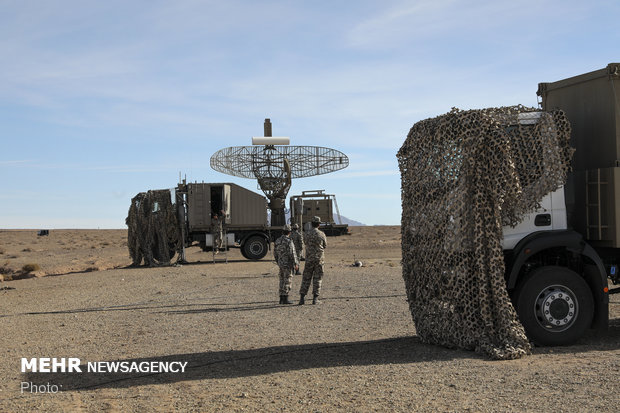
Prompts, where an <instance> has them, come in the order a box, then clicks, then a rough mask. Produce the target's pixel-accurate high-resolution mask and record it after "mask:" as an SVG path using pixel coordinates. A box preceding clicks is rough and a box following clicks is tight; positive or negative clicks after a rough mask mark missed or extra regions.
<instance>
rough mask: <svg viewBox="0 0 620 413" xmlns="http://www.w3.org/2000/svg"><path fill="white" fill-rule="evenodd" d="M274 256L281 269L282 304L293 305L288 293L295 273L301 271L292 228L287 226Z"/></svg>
mask: <svg viewBox="0 0 620 413" xmlns="http://www.w3.org/2000/svg"><path fill="white" fill-rule="evenodd" d="M273 256H274V258H275V259H276V262H277V263H278V267H280V288H279V292H280V304H293V302H292V301H289V299H288V293H289V292H290V291H291V286H292V284H293V271H297V270H299V261H298V260H297V253H296V252H295V245H294V244H293V240H292V239H291V227H290V226H288V225H285V226H284V231H283V234H282V236H280V238H278V239H277V240H276V242H275V248H274V250H273Z"/></svg>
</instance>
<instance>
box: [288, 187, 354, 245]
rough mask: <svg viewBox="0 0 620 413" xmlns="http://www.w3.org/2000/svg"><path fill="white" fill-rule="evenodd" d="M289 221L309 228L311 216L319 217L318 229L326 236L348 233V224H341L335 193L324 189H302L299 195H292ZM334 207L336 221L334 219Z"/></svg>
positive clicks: (306, 228)
mask: <svg viewBox="0 0 620 413" xmlns="http://www.w3.org/2000/svg"><path fill="white" fill-rule="evenodd" d="M289 202H290V211H291V223H297V224H298V225H300V227H302V228H304V229H305V230H308V229H310V227H309V225H310V221H311V220H312V217H314V216H318V217H320V218H321V226H320V229H321V231H323V232H324V233H325V235H328V236H338V235H345V234H349V225H348V224H343V223H342V220H341V218H340V211H339V209H338V202H337V201H336V195H333V194H326V193H325V191H324V190H322V189H320V190H311V191H302V193H301V195H293V196H291V198H290V200H289ZM334 207H335V209H336V217H337V218H338V223H336V222H335V219H334Z"/></svg>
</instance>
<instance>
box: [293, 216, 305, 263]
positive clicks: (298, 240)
mask: <svg viewBox="0 0 620 413" xmlns="http://www.w3.org/2000/svg"><path fill="white" fill-rule="evenodd" d="M291 228H292V229H293V232H291V239H292V240H293V244H295V252H296V253H297V262H298V263H301V262H302V261H303V257H302V256H301V254H302V252H303V250H304V237H303V235H301V232H299V225H297V224H293V225H292V227H291ZM295 274H296V275H300V274H301V273H300V272H299V268H297V270H296V271H295Z"/></svg>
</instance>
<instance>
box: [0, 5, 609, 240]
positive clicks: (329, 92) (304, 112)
mask: <svg viewBox="0 0 620 413" xmlns="http://www.w3.org/2000/svg"><path fill="white" fill-rule="evenodd" d="M619 17H620V2H618V1H616V0H609V1H605V0H592V1H589V2H585V1H583V0H580V1H573V0H565V1H556V0H536V1H529V0H526V1H503V0H496V1H475V0H473V1H457V0H430V1H426V0H424V1H413V0H412V1H397V0H394V1H390V0H387V1H386V0H382V1H338V0H331V1H249V0H246V1H236V0H232V1H231V0H227V1H197V0H194V1H192V0H176V1H158V0H150V1H130V0H123V1H116V0H106V1H93V0H90V1H89V0H79V1H78V0H65V1H60V0H40V1H30V0H14V1H13V0H0V56H1V57H0V59H1V64H0V79H1V81H0V142H1V150H0V179H1V183H2V191H0V228H124V227H125V225H124V220H125V217H126V215H127V210H128V207H129V202H130V199H131V198H132V197H133V196H134V195H135V194H136V193H138V192H141V191H145V190H148V189H161V188H172V187H174V186H176V184H177V182H178V179H179V173H181V174H182V175H183V176H187V179H188V180H189V181H199V182H200V181H205V182H235V183H238V184H241V185H243V186H245V187H246V188H248V189H252V190H255V191H257V192H260V191H259V190H258V189H257V185H256V182H255V181H252V180H249V179H237V178H233V177H230V176H228V175H223V174H220V173H218V172H215V171H214V170H212V169H211V168H210V167H209V159H210V157H211V155H212V154H213V153H215V152H216V151H217V150H219V149H221V148H224V147H227V146H240V145H250V144H251V137H252V136H260V135H262V132H263V120H264V118H267V117H268V118H271V120H272V122H273V133H274V136H289V137H290V138H291V144H293V145H316V146H326V147H331V148H334V149H337V150H339V151H342V152H344V153H346V154H347V155H348V156H349V158H350V166H349V167H348V168H347V169H344V170H342V171H339V172H336V173H333V174H330V175H324V176H319V177H311V178H302V179H298V180H295V181H293V186H292V188H291V191H290V192H289V194H291V195H292V194H298V193H301V191H303V190H313V189H325V190H326V191H327V192H328V193H334V194H336V196H337V199H338V204H339V207H340V212H341V213H342V214H343V215H346V216H347V217H349V218H352V219H355V220H358V221H361V222H363V223H365V224H371V225H373V224H391V225H394V224H399V223H400V213H401V200H400V175H399V172H398V164H397V161H396V156H395V155H396V152H397V151H398V149H399V147H400V145H401V144H402V143H403V141H404V140H405V137H406V135H407V133H408V131H409V129H410V128H411V126H412V125H413V124H414V123H415V122H417V121H419V120H422V119H425V118H429V117H434V116H437V115H440V114H443V113H445V112H448V111H449V110H450V108H452V107H458V108H461V109H473V108H484V107H494V106H505V105H514V104H524V105H527V106H535V105H536V104H537V99H536V89H537V85H538V83H539V82H548V81H555V80H560V79H563V78H566V77H570V76H574V75H577V74H581V73H585V72H589V71H592V70H596V69H600V68H603V67H605V66H606V65H607V64H608V63H611V62H617V61H618V60H620V55H618V52H619V48H620V41H619V40H620V30H618V29H617V22H618V18H619Z"/></svg>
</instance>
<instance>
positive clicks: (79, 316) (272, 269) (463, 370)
mask: <svg viewBox="0 0 620 413" xmlns="http://www.w3.org/2000/svg"><path fill="white" fill-rule="evenodd" d="M187 258H188V260H189V261H190V263H189V264H186V265H183V266H170V267H159V268H128V267H127V266H128V265H129V264H130V259H129V256H128V252H127V247H126V231H125V230H67V231H61V230H52V231H50V234H49V236H45V237H38V236H37V235H36V231H34V230H30V231H0V272H2V273H3V274H4V275H5V276H6V277H5V278H6V279H7V281H4V282H2V283H0V288H1V289H2V290H0V331H1V332H2V334H1V336H0V337H1V338H0V340H1V341H0V343H1V345H2V349H1V350H2V351H1V352H0V411H7V412H17V411H54V412H57V411H68V412H73V411H143V410H147V411H174V410H177V411H318V412H324V411H407V412H411V411H427V412H435V411H450V412H464V411H475V412H502V411H515V412H524V411H552V410H554V411H561V412H573V411H575V412H594V411H597V412H599V411H600V412H616V411H618V409H619V408H620V386H619V384H618V383H619V382H618V380H619V378H620V297H619V296H618V295H614V296H612V299H611V301H612V302H611V305H610V311H611V321H610V328H609V331H607V332H606V333H604V334H599V335H595V334H590V335H588V336H587V337H585V338H583V339H582V340H581V341H579V342H578V343H577V344H576V345H573V346H570V347H555V348H549V347H547V348H535V349H534V352H533V354H532V355H531V356H527V357H525V358H522V359H520V360H513V361H489V360H487V359H485V358H484V357H482V356H480V355H478V354H476V353H473V352H469V351H461V350H452V349H446V348H442V347H437V346H433V345H427V344H424V343H422V342H421V341H420V339H419V338H418V337H417V336H416V332H415V326H414V325H413V322H412V321H411V315H410V313H409V309H408V306H407V302H406V297H405V291H404V283H403V281H402V277H401V266H400V228H399V227H354V228H352V235H351V236H343V237H329V238H328V250H327V252H326V267H325V273H326V275H325V279H324V292H323V298H324V301H323V304H322V305H316V306H314V305H311V304H306V305H304V306H297V305H294V306H281V305H278V304H277V301H278V291H277V288H278V279H277V266H276V265H275V263H274V262H273V261H272V260H271V259H270V258H271V254H269V255H268V256H267V257H266V258H265V259H263V260H261V261H258V262H250V261H247V260H245V259H244V258H242V256H241V254H240V253H239V251H238V250H231V251H230V252H229V253H228V259H229V262H228V263H223V262H218V263H215V264H214V263H213V262H212V261H211V259H212V255H211V254H210V253H204V252H201V251H200V249H199V248H197V247H193V248H190V249H189V250H188V257H187ZM354 259H359V260H361V261H362V262H363V264H364V266H363V267H361V268H358V267H354V266H352V264H353V262H354ZM26 265H31V267H30V269H34V270H33V271H31V272H26V271H25V270H22V267H24V266H26ZM37 267H38V269H37ZM27 277H32V278H27ZM11 278H15V280H12V281H8V280H9V279H11ZM300 279H301V277H299V276H296V277H295V278H294V280H293V291H292V292H293V293H294V294H292V299H294V300H295V301H296V300H297V299H298V295H297V291H298V289H299V285H300ZM23 357H25V358H28V359H29V358H34V357H56V358H62V357H65V358H69V357H73V358H79V359H80V365H81V367H82V369H83V371H82V373H64V374H61V373H56V374H55V373H21V370H20V368H21V366H20V363H21V358H23ZM113 361H126V362H128V364H131V363H132V362H136V363H143V362H155V363H156V364H157V363H160V362H179V363H187V364H186V368H185V370H184V372H178V373H159V374H154V373H148V372H143V373H140V372H137V373H136V372H133V373H115V374H114V373H94V372H88V371H87V370H86V367H87V365H88V364H87V363H91V362H92V363H95V362H113ZM26 385H27V386H30V389H29V388H28V387H26V388H25V389H24V390H23V391H22V389H23V388H24V386H26ZM33 386H34V387H36V389H37V390H38V391H39V392H38V393H34V392H33V391H32V390H33ZM56 386H57V387H56ZM56 389H58V391H57V392H53V390H56ZM41 390H44V392H43V391H41Z"/></svg>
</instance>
